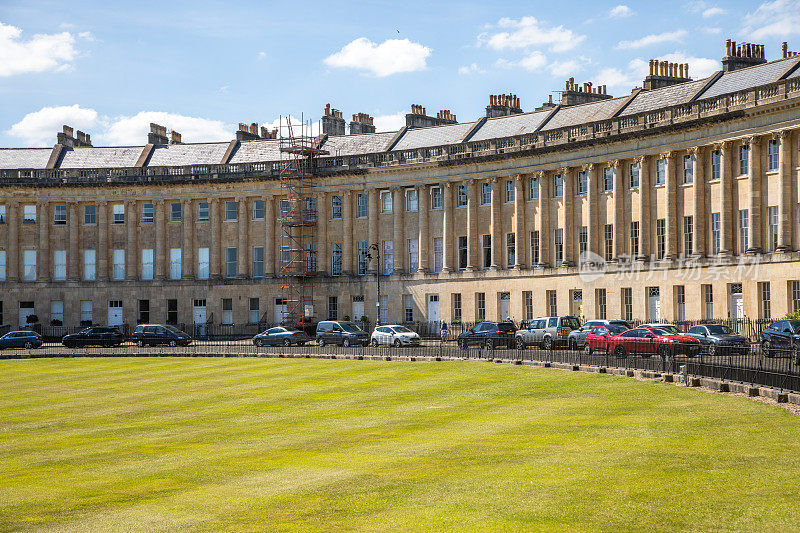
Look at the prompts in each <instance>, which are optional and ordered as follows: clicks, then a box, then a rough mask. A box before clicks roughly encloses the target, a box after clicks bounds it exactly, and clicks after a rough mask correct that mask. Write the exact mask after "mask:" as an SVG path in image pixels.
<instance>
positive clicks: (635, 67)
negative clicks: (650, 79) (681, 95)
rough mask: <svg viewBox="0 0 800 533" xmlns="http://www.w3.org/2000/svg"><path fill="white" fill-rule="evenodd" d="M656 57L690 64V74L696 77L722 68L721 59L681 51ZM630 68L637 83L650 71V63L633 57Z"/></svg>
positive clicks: (706, 75) (699, 77)
mask: <svg viewBox="0 0 800 533" xmlns="http://www.w3.org/2000/svg"><path fill="white" fill-rule="evenodd" d="M654 59H658V60H659V61H669V62H671V63H679V64H685V63H688V64H689V75H690V76H691V77H692V78H693V79H695V80H698V79H701V78H705V77H708V76H710V75H711V74H713V73H715V72H716V71H718V70H719V69H720V64H719V61H718V60H716V59H710V58H707V57H694V56H689V55H686V54H684V53H681V52H673V53H671V54H664V55H661V56H658V57H655V58H654ZM628 70H629V71H630V72H631V74H632V75H633V76H634V77H635V78H636V80H637V83H638V82H639V80H643V79H644V77H645V76H647V75H648V74H649V73H650V63H649V61H645V60H644V59H633V60H631V61H630V62H629V63H628Z"/></svg>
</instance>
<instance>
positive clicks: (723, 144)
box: [711, 141, 728, 152]
mask: <svg viewBox="0 0 800 533" xmlns="http://www.w3.org/2000/svg"><path fill="white" fill-rule="evenodd" d="M727 145H728V142H727V141H720V142H718V143H714V144H712V145H711V149H712V150H715V151H719V152H724V151H725V148H726V147H727Z"/></svg>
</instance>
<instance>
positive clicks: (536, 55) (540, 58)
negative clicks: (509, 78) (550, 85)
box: [495, 50, 547, 71]
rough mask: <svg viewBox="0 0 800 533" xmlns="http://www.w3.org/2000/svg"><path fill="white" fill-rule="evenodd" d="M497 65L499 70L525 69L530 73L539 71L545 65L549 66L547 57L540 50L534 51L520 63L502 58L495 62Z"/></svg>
mask: <svg viewBox="0 0 800 533" xmlns="http://www.w3.org/2000/svg"><path fill="white" fill-rule="evenodd" d="M495 65H496V66H497V67H499V68H517V67H519V68H523V69H525V70H528V71H535V70H539V69H541V68H542V67H544V66H545V65H547V56H545V55H544V54H543V53H541V52H539V51H538V50H534V51H533V52H530V53H529V54H527V55H526V56H525V57H523V58H522V59H520V60H519V61H513V60H510V59H504V58H502V57H501V58H500V59H498V60H497V61H495Z"/></svg>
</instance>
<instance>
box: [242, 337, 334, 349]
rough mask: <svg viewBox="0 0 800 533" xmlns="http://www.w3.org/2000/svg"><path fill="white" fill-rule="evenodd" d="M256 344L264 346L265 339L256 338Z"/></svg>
mask: <svg viewBox="0 0 800 533" xmlns="http://www.w3.org/2000/svg"><path fill="white" fill-rule="evenodd" d="M256 346H258V347H259V348H261V347H262V346H264V341H262V340H261V339H256ZM320 346H321V345H320Z"/></svg>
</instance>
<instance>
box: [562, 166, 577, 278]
mask: <svg viewBox="0 0 800 533" xmlns="http://www.w3.org/2000/svg"><path fill="white" fill-rule="evenodd" d="M562 172H563V176H564V198H563V201H564V220H563V221H562V222H561V228H562V235H563V240H562V242H563V246H564V261H563V263H562V264H563V266H565V267H571V266H574V265H575V241H574V238H575V236H576V235H577V231H575V207H574V206H575V169H574V168H565V169H562Z"/></svg>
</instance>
